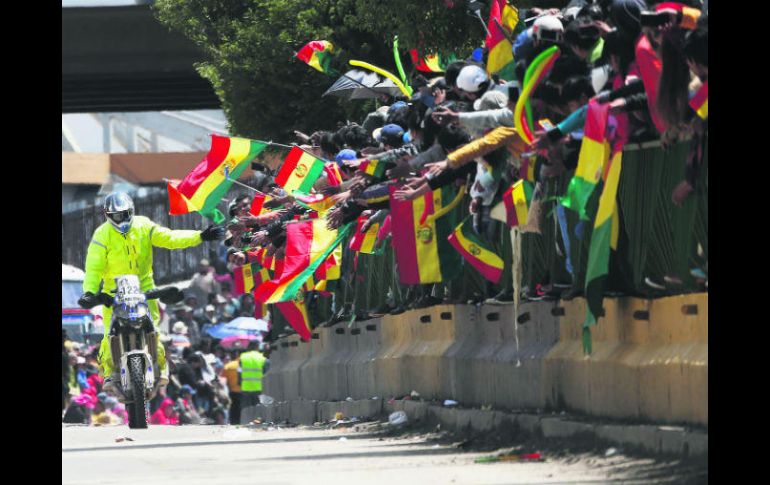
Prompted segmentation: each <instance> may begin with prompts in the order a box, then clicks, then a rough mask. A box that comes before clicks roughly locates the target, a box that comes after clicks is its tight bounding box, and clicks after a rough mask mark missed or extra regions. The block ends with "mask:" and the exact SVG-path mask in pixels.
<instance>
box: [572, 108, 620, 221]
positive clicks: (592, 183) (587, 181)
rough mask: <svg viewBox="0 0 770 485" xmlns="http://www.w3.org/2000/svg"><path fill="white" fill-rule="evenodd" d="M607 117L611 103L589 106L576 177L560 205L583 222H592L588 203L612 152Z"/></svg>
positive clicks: (573, 178)
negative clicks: (577, 215) (574, 213)
mask: <svg viewBox="0 0 770 485" xmlns="http://www.w3.org/2000/svg"><path fill="white" fill-rule="evenodd" d="M608 117H609V104H599V103H597V102H596V101H591V102H589V103H588V111H587V113H586V123H585V128H584V131H583V143H582V144H581V145H580V154H579V156H578V164H577V168H576V169H575V175H574V176H573V177H572V180H570V182H569V186H567V195H565V196H564V197H562V198H561V199H560V203H561V205H563V206H564V207H566V208H567V209H570V210H573V211H575V212H577V213H578V214H580V219H582V220H584V221H587V220H589V217H588V214H587V213H586V204H587V203H588V199H589V197H591V194H592V193H593V191H594V189H595V188H596V184H598V183H599V179H600V178H601V176H602V171H603V169H604V163H605V161H606V160H607V158H608V156H609V152H610V144H609V142H608V141H607V135H606V129H607V119H608Z"/></svg>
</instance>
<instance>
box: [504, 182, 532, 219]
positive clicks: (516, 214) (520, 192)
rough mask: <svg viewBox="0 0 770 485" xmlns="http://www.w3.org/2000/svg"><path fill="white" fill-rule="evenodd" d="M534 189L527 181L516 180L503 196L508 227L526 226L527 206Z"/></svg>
mask: <svg viewBox="0 0 770 485" xmlns="http://www.w3.org/2000/svg"><path fill="white" fill-rule="evenodd" d="M533 191H534V188H533V187H532V184H531V183H530V182H529V181H527V180H518V181H516V182H514V184H513V185H511V187H510V188H509V189H508V190H506V191H505V194H503V204H504V205H505V220H506V223H507V224H508V227H516V226H524V225H526V224H527V214H529V204H530V202H532V193H533Z"/></svg>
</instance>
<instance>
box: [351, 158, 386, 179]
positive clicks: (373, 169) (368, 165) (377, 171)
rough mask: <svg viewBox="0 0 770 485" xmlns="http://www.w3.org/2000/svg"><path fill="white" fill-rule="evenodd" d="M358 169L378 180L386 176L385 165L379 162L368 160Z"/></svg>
mask: <svg viewBox="0 0 770 485" xmlns="http://www.w3.org/2000/svg"><path fill="white" fill-rule="evenodd" d="M358 169H359V170H361V171H362V172H364V173H365V174H367V175H371V176H372V177H374V178H376V179H378V178H381V177H382V176H383V175H384V174H385V164H384V163H382V162H380V161H379V160H366V161H364V162H362V163H361V165H360V166H359V167H358Z"/></svg>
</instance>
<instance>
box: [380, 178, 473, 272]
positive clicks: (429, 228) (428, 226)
mask: <svg viewBox="0 0 770 485" xmlns="http://www.w3.org/2000/svg"><path fill="white" fill-rule="evenodd" d="M396 190H397V186H396V185H391V186H390V215H391V230H392V232H393V247H394V249H395V252H396V261H397V262H398V273H399V280H400V281H401V284H404V285H417V284H424V283H439V282H442V281H449V280H450V279H453V278H455V277H456V276H457V275H458V274H459V270H460V256H459V255H458V254H457V251H454V250H453V249H452V246H451V244H449V242H448V241H447V238H448V237H449V234H450V233H451V232H452V229H454V227H455V216H454V211H450V213H449V214H448V215H446V216H444V217H439V218H437V219H434V218H432V217H428V216H430V215H432V214H435V213H437V212H439V211H440V210H441V209H442V208H443V207H445V206H447V205H449V204H450V203H451V202H452V200H453V198H454V195H455V191H454V187H451V186H446V187H442V188H439V189H436V190H434V191H432V192H428V193H426V194H425V195H423V196H421V197H418V198H416V199H415V200H407V201H399V200H396V198H395V197H394V196H393V194H394V192H395V191H396Z"/></svg>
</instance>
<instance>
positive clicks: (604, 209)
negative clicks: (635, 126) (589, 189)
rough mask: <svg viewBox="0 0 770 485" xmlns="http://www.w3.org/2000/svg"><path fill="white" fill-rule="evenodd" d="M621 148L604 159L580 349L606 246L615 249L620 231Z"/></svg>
mask: <svg viewBox="0 0 770 485" xmlns="http://www.w3.org/2000/svg"><path fill="white" fill-rule="evenodd" d="M622 155H623V151H622V149H616V150H615V152H614V153H613V156H612V159H611V160H610V161H609V162H608V163H609V167H608V170H607V171H606V177H605V180H604V189H602V195H601V198H600V199H599V210H598V211H597V213H596V220H595V221H594V230H593V233H592V234H591V245H590V247H589V249H588V264H587V268H586V288H585V295H586V320H585V323H584V324H583V351H584V352H585V353H587V354H590V353H591V329H590V327H591V325H596V322H597V320H598V318H599V315H600V313H601V309H602V301H603V299H604V286H605V282H606V280H607V274H608V273H609V262H610V249H617V247H618V235H619V231H620V227H619V220H620V219H619V217H618V208H617V202H616V196H617V193H618V183H619V181H620V170H621V161H622Z"/></svg>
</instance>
